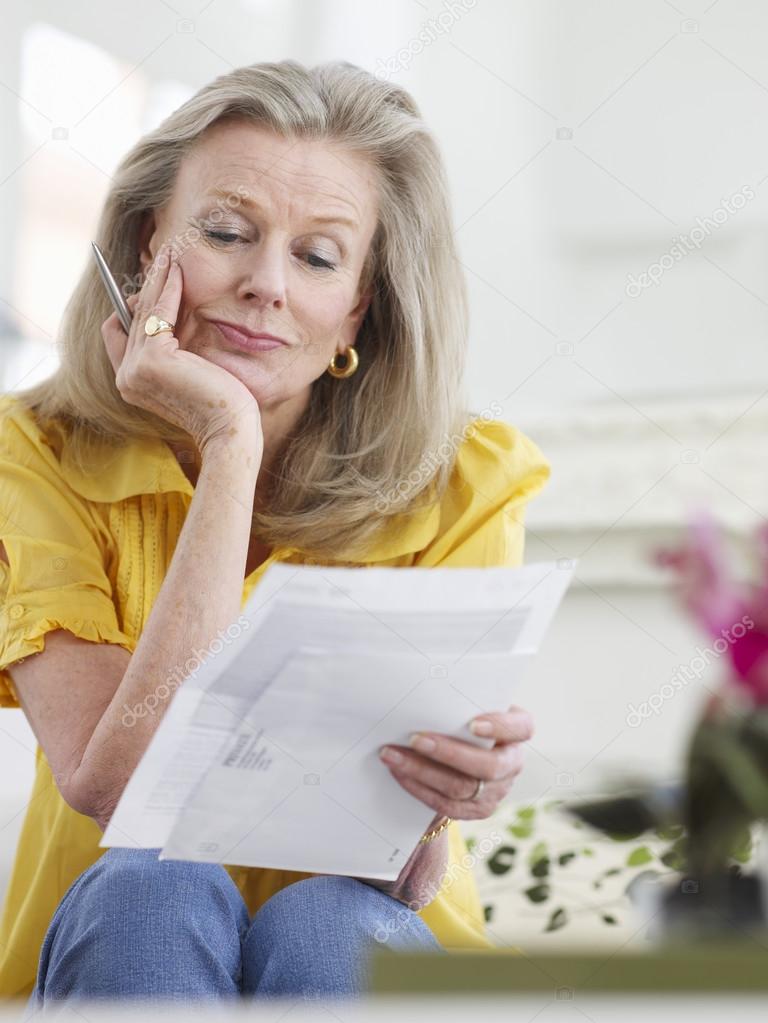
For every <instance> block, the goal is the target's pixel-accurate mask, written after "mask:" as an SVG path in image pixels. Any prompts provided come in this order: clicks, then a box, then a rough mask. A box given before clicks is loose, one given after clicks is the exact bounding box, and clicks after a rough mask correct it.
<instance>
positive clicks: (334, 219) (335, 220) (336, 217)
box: [210, 188, 358, 231]
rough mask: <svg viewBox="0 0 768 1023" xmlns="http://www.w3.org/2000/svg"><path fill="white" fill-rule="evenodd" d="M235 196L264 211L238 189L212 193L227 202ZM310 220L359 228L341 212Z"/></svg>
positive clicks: (245, 204)
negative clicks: (241, 194)
mask: <svg viewBox="0 0 768 1023" xmlns="http://www.w3.org/2000/svg"><path fill="white" fill-rule="evenodd" d="M233 196H238V197H239V198H240V203H241V204H242V205H243V206H246V207H248V208H249V209H254V210H262V207H261V206H260V205H259V203H257V202H256V201H255V200H253V199H248V198H244V197H242V196H240V193H239V192H238V191H237V190H236V189H227V188H214V189H213V191H212V192H211V193H210V197H212V198H214V199H225V200H226V199H231V198H232V197H233ZM236 208H237V207H233V209H236ZM308 220H309V222H310V223H313V224H344V225H346V226H347V227H350V228H352V230H353V231H354V230H356V229H357V227H358V223H357V221H356V220H353V219H352V218H351V217H348V216H346V214H344V213H340V212H339V213H335V212H328V213H320V214H317V215H315V216H312V217H309V218H308Z"/></svg>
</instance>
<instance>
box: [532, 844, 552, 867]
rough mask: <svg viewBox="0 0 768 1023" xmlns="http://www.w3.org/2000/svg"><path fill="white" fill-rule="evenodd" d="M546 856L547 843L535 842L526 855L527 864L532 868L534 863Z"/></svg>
mask: <svg viewBox="0 0 768 1023" xmlns="http://www.w3.org/2000/svg"><path fill="white" fill-rule="evenodd" d="M546 855H547V843H546V842H537V843H536V845H535V846H534V847H533V848H532V849H531V851H530V852H529V853H528V863H529V864H530V865H531V866H533V864H534V863H536V862H537V860H540V859H542V857H544V856H546Z"/></svg>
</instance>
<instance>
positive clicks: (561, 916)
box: [544, 906, 568, 931]
mask: <svg viewBox="0 0 768 1023" xmlns="http://www.w3.org/2000/svg"><path fill="white" fill-rule="evenodd" d="M567 923H568V914H567V912H566V911H565V910H564V909H563V907H562V906H559V907H558V908H557V909H553V910H552V912H551V913H550V916H549V920H548V921H547V926H546V927H545V928H544V930H545V931H559V930H560V928H561V927H565V925H566V924H567Z"/></svg>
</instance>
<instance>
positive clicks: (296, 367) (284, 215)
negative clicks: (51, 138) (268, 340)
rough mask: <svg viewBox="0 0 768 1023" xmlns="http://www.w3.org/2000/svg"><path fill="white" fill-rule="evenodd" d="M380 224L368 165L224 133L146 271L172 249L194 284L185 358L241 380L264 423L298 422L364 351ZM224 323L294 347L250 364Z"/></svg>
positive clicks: (186, 311) (158, 219)
mask: <svg viewBox="0 0 768 1023" xmlns="http://www.w3.org/2000/svg"><path fill="white" fill-rule="evenodd" d="M377 214H378V208H377V194H376V188H375V175H374V168H373V166H372V165H371V164H370V163H369V162H368V161H367V160H365V159H363V158H361V157H358V156H356V155H355V154H351V153H348V152H346V151H345V150H343V149H341V148H339V147H338V146H335V145H333V144H331V143H328V142H319V141H304V140H299V141H295V140H289V139H284V138H282V137H280V136H278V135H275V134H273V133H272V132H271V131H268V130H265V129H262V128H259V127H256V126H254V125H252V124H249V123H247V122H244V121H236V122H229V123H223V122H222V123H219V124H215V125H213V127H212V128H210V129H209V131H208V132H207V133H205V135H204V136H203V137H202V139H201V140H200V141H199V143H198V145H197V146H196V148H195V149H194V150H193V151H191V152H190V153H189V154H187V156H186V157H185V159H184V160H183V162H182V164H181V167H180V169H179V174H178V176H177V180H176V183H175V187H174V192H173V195H172V197H171V200H170V201H169V202H168V203H167V204H166V206H164V207H163V208H162V209H160V210H156V211H155V212H154V214H153V215H152V217H151V218H150V219H149V220H148V222H147V224H146V225H145V231H144V235H143V241H142V251H141V265H142V269H146V267H147V266H148V265H149V263H150V262H151V260H152V259H153V258H154V256H155V254H156V253H157V250H158V249H159V248H160V246H161V245H162V243H163V242H164V241H167V240H172V241H173V242H174V245H175V248H176V250H177V252H178V253H179V255H180V262H181V267H182V271H183V277H184V290H183V296H182V300H181V308H180V309H179V315H178V316H177V317H176V331H175V333H176V337H177V338H178V340H179V343H180V345H181V347H182V348H184V349H187V350H189V351H192V352H195V353H196V354H198V355H200V356H201V357H202V358H205V359H208V360H209V361H210V362H213V363H216V364H217V365H219V366H222V367H223V368H224V369H226V370H228V371H229V372H230V373H232V374H233V375H234V376H236V377H237V378H238V379H239V380H240V381H242V383H243V384H245V386H246V387H247V388H248V389H249V390H250V392H251V393H252V394H253V396H254V397H255V398H256V400H257V402H258V404H259V407H260V409H261V410H262V411H264V410H266V409H270V408H275V407H277V406H280V405H283V404H284V403H286V402H287V403H288V404H289V406H295V407H296V409H299V410H300V409H302V408H303V407H304V405H305V404H306V402H307V400H308V398H309V390H310V385H311V383H312V381H313V380H316V379H317V378H318V377H319V376H320V375H321V374H322V373H324V372H325V370H326V369H327V368H328V363H329V362H330V360H331V358H332V356H333V355H334V354H335V353H343V352H344V350H345V349H346V348H347V346H348V345H352V344H354V342H355V336H356V334H357V331H358V329H359V327H360V324H361V323H362V320H363V317H364V316H365V312H366V310H367V308H368V304H369V302H370V299H371V294H372V292H371V289H369V290H368V291H367V292H366V293H365V294H360V293H359V288H358V284H359V280H360V272H361V270H362V267H363V263H364V261H365V257H366V254H367V252H368V248H369V245H370V243H371V240H372V238H373V234H374V231H375V228H376V218H377ZM320 218H322V219H320ZM325 218H328V219H327V220H326V219H325ZM216 321H224V322H226V323H231V324H237V325H242V326H244V327H247V328H248V329H249V330H251V331H252V332H255V333H259V332H264V333H267V334H273V335H276V336H277V337H279V338H281V339H283V340H285V341H286V342H287V344H285V345H280V346H279V347H276V348H272V349H270V350H268V351H258V352H247V351H244V350H242V349H240V348H238V347H237V346H236V345H235V344H234V343H232V341H231V340H229V339H228V338H227V337H225V335H224V333H222V331H221V330H220V329H219V328H218V327H217V326H216ZM360 355H361V358H365V354H364V353H363V352H361V353H360ZM339 383H340V384H341V383H342V382H341V381H339ZM287 410H288V409H287V408H286V409H284V411H287Z"/></svg>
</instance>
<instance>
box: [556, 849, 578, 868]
mask: <svg viewBox="0 0 768 1023" xmlns="http://www.w3.org/2000/svg"><path fill="white" fill-rule="evenodd" d="M575 859H576V853H575V852H564V853H560V855H559V856H558V857H557V862H558V863H559V864H560V866H561V867H564V866H565V865H566V864H568V863H570V862H571V860H575Z"/></svg>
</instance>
